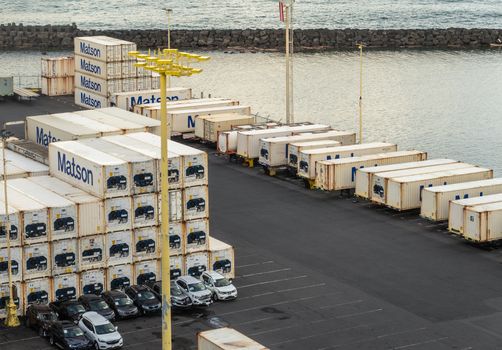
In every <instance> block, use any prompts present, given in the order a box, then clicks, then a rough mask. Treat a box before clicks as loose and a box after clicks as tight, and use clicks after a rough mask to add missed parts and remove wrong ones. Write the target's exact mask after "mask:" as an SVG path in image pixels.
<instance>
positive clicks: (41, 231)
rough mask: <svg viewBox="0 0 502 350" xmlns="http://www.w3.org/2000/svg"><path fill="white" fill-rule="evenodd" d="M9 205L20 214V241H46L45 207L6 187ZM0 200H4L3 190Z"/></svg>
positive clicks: (30, 242) (46, 214)
mask: <svg viewBox="0 0 502 350" xmlns="http://www.w3.org/2000/svg"><path fill="white" fill-rule="evenodd" d="M7 195H8V201H9V205H11V206H12V207H14V208H16V209H17V211H18V212H19V214H20V215H21V222H22V225H20V228H21V231H20V234H21V243H22V244H32V243H40V242H47V241H48V232H49V229H48V226H49V217H48V212H47V207H46V206H45V205H43V204H41V203H39V202H37V201H34V200H33V199H32V198H31V197H29V196H27V195H25V194H23V193H21V192H19V191H16V190H14V189H12V188H10V187H8V188H7ZM0 200H2V201H5V193H4V191H0Z"/></svg>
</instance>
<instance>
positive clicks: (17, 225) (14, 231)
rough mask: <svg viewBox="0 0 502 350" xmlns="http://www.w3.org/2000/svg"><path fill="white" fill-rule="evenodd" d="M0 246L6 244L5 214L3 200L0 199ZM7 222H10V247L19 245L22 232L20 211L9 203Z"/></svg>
mask: <svg viewBox="0 0 502 350" xmlns="http://www.w3.org/2000/svg"><path fill="white" fill-rule="evenodd" d="M0 207H1V208H0V247H4V246H7V229H6V228H7V215H6V212H5V202H3V201H0ZM8 210H9V220H8V221H9V222H10V229H9V234H10V244H11V247H17V246H20V245H21V232H22V227H21V226H22V217H21V213H20V212H19V211H18V210H17V209H16V208H14V207H12V206H10V205H9V208H8Z"/></svg>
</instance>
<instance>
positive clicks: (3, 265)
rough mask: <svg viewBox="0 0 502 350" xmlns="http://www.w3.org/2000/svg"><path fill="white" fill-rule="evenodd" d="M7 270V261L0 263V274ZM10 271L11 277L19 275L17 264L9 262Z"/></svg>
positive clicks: (14, 261)
mask: <svg viewBox="0 0 502 350" xmlns="http://www.w3.org/2000/svg"><path fill="white" fill-rule="evenodd" d="M8 268H9V262H8V261H0V273H3V272H7V269H8ZM10 270H11V271H12V274H13V275H17V274H18V273H19V263H18V262H17V261H16V260H11V261H10Z"/></svg>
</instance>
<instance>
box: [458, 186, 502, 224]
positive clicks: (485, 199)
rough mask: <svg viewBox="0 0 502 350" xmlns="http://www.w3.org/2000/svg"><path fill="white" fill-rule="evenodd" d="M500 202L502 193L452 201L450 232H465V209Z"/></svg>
mask: <svg viewBox="0 0 502 350" xmlns="http://www.w3.org/2000/svg"><path fill="white" fill-rule="evenodd" d="M498 202H502V193H499V194H490V195H486V196H482V197H471V198H466V199H459V200H452V201H450V205H449V214H448V230H449V231H450V232H453V233H457V234H459V233H460V234H462V233H463V232H464V219H465V218H464V211H465V208H467V207H474V206H478V205H485V204H490V203H498Z"/></svg>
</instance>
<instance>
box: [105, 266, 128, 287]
mask: <svg viewBox="0 0 502 350" xmlns="http://www.w3.org/2000/svg"><path fill="white" fill-rule="evenodd" d="M132 282H133V268H132V265H131V264H127V265H116V266H110V267H109V268H107V269H106V283H107V284H106V288H107V290H114V289H125V288H127V287H129V286H130V285H131V284H132Z"/></svg>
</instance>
